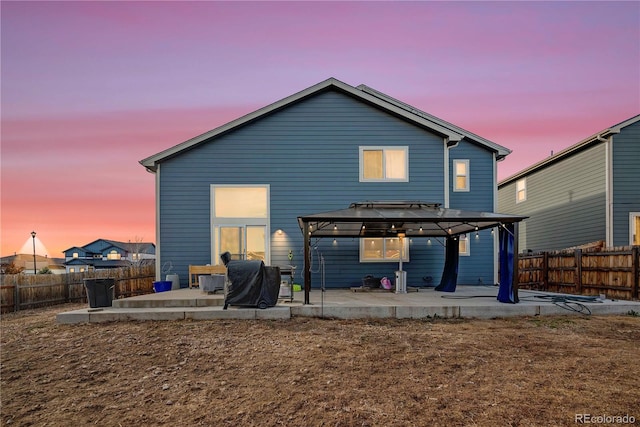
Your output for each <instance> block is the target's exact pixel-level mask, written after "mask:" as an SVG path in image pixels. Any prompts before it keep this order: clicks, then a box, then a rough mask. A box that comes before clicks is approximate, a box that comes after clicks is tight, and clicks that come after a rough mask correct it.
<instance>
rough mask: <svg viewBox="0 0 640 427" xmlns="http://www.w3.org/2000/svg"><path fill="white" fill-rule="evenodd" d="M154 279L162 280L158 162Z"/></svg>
mask: <svg viewBox="0 0 640 427" xmlns="http://www.w3.org/2000/svg"><path fill="white" fill-rule="evenodd" d="M155 174H156V280H162V277H161V276H162V262H161V254H162V252H161V245H160V164H158V165H157V166H156V171H155Z"/></svg>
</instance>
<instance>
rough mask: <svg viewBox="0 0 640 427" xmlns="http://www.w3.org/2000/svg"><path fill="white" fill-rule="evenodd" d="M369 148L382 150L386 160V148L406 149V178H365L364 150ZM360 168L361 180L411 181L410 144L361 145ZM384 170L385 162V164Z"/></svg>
mask: <svg viewBox="0 0 640 427" xmlns="http://www.w3.org/2000/svg"><path fill="white" fill-rule="evenodd" d="M369 150H374V151H375V150H382V152H383V154H382V158H383V161H384V158H385V157H384V151H385V150H404V170H405V172H406V176H405V177H404V178H365V177H364V155H363V153H364V151H369ZM358 157H359V169H360V182H409V146H408V145H403V146H396V145H384V146H360V147H359V154H358ZM383 170H384V164H383Z"/></svg>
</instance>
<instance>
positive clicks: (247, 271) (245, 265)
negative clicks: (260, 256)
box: [224, 261, 280, 309]
mask: <svg viewBox="0 0 640 427" xmlns="http://www.w3.org/2000/svg"><path fill="white" fill-rule="evenodd" d="M226 265H227V279H228V282H227V286H226V289H225V298H224V308H225V309H226V308H227V306H229V305H239V306H248V307H258V308H267V307H273V306H275V305H276V303H277V302H278V294H279V292H280V268H278V267H265V265H264V262H263V261H228V262H227V264H226Z"/></svg>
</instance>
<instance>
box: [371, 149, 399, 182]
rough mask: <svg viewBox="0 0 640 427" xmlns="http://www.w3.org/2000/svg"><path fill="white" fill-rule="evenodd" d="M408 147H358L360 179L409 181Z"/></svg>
mask: <svg viewBox="0 0 640 427" xmlns="http://www.w3.org/2000/svg"><path fill="white" fill-rule="evenodd" d="M408 170H409V147H360V181H361V182H366V181H374V182H380V181H392V182H394V181H395V182H407V181H409V172H408Z"/></svg>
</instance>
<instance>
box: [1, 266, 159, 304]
mask: <svg viewBox="0 0 640 427" xmlns="http://www.w3.org/2000/svg"><path fill="white" fill-rule="evenodd" d="M84 279H114V281H115V288H114V298H125V297H129V296H134V295H143V294H149V293H153V281H154V280H155V266H154V265H146V266H141V267H128V268H114V269H109V270H98V271H91V272H85V273H69V274H36V275H33V274H29V275H27V274H7V275H2V277H1V280H0V302H1V303H2V307H1V309H2V313H7V312H10V311H19V310H24V309H28V308H35V307H42V306H47V305H56V304H64V303H67V302H87V293H86V290H85V287H84Z"/></svg>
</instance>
